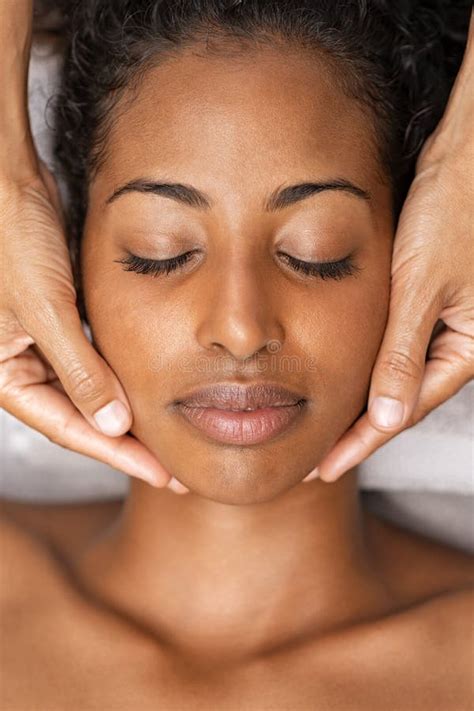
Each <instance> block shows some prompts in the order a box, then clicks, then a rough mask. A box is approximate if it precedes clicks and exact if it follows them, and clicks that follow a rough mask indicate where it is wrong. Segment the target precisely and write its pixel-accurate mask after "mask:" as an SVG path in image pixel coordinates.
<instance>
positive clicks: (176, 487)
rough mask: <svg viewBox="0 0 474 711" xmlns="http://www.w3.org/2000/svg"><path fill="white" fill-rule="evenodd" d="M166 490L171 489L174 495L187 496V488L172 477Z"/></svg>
mask: <svg viewBox="0 0 474 711" xmlns="http://www.w3.org/2000/svg"><path fill="white" fill-rule="evenodd" d="M168 489H171V490H172V491H174V493H175V494H188V493H189V489H188V487H187V486H184V484H181V482H180V481H178V479H176V478H175V477H172V478H171V479H170V481H169V482H168Z"/></svg>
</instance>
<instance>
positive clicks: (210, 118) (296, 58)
mask: <svg viewBox="0 0 474 711" xmlns="http://www.w3.org/2000/svg"><path fill="white" fill-rule="evenodd" d="M115 111H116V113H115V116H114V120H113V122H112V123H111V129H110V131H109V134H108V137H107V144H106V153H105V156H106V157H105V160H104V162H103V165H102V166H101V169H100V171H99V173H98V175H97V178H96V180H95V181H94V185H93V189H94V192H96V193H97V192H99V193H101V194H103V195H105V194H106V193H108V192H110V189H111V188H113V187H114V186H115V185H116V184H117V183H120V182H121V181H125V180H129V179H130V178H133V177H136V176H143V175H149V176H156V175H157V173H158V174H166V175H172V176H173V177H174V178H175V179H183V181H185V182H189V183H194V184H199V185H200V187H202V189H203V190H206V187H208V189H209V191H210V192H212V190H213V188H215V184H216V179H217V180H218V181H219V185H220V187H221V188H222V189H223V190H225V189H226V188H229V189H232V190H234V191H235V190H236V189H239V188H240V187H241V188H242V191H243V192H251V191H255V190H258V189H259V187H262V189H266V188H267V187H268V182H269V181H270V182H271V185H275V184H278V183H279V182H289V181H291V180H292V179H295V181H296V180H298V179H299V178H300V177H301V176H302V175H314V176H316V175H320V176H324V175H331V176H335V175H343V176H344V177H345V178H346V179H349V180H350V179H351V178H352V179H353V180H354V181H355V182H359V183H360V182H361V181H363V182H365V184H366V185H367V186H370V184H371V183H372V185H373V184H374V182H375V180H376V175H377V170H378V164H377V160H376V149H375V142H374V134H373V128H372V120H371V116H370V115H369V112H368V109H366V108H365V107H364V106H363V105H362V104H360V103H359V102H357V101H355V100H354V99H352V98H349V97H347V96H346V95H345V94H344V93H343V91H342V90H341V88H340V82H339V81H338V75H337V73H336V71H335V69H334V67H333V66H332V64H331V63H330V62H329V61H328V60H327V59H325V57H324V56H323V55H322V54H319V55H318V54H315V53H311V54H309V53H306V52H303V51H301V50H298V51H296V50H294V49H292V48H289V47H287V48H285V49H283V48H264V49H263V48H259V49H255V50H249V51H244V52H243V53H241V54H238V55H237V54H232V55H226V54H225V53H223V54H217V55H216V54H209V53H207V52H206V49H205V47H202V46H199V45H198V46H196V47H193V48H192V49H187V50H184V51H182V52H180V53H179V54H178V55H176V56H174V57H172V58H166V59H165V60H164V61H162V62H161V63H160V64H159V65H158V66H154V67H152V68H149V69H148V70H147V71H146V72H145V73H144V74H143V76H142V78H141V79H140V82H139V83H138V84H137V86H136V87H134V88H131V89H130V90H129V91H128V92H126V93H125V94H124V96H123V98H122V99H121V101H120V103H119V105H118V107H117V109H116V110H115Z"/></svg>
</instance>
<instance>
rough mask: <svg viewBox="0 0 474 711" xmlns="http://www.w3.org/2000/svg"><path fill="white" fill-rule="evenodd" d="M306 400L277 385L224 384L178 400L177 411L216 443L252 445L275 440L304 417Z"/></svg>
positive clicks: (176, 402) (175, 405) (175, 404)
mask: <svg viewBox="0 0 474 711" xmlns="http://www.w3.org/2000/svg"><path fill="white" fill-rule="evenodd" d="M306 403H307V400H306V398H304V397H302V396H301V395H299V394H297V393H294V392H292V391H290V390H287V389H286V388H283V387H280V386H278V385H269V384H252V385H248V386H244V385H240V384H228V383H223V384H221V385H212V386H210V387H208V388H204V389H202V390H199V391H196V392H194V393H191V394H189V395H186V396H184V397H183V398H181V399H179V400H177V401H175V402H174V403H173V404H174V407H175V410H176V411H177V412H178V413H179V414H180V415H181V416H182V417H183V418H184V419H185V420H186V421H187V422H188V423H189V424H191V425H192V426H193V427H194V428H196V429H197V430H199V431H200V432H202V433H203V434H205V435H206V436H208V437H210V438H211V439H213V440H214V441H217V442H221V443H224V444H239V445H250V444H259V443H261V442H265V441H267V440H269V439H272V438H274V437H276V436H278V435H279V434H281V433H282V432H284V431H285V430H286V429H288V428H289V426H290V425H291V424H293V423H294V422H295V420H296V419H297V418H298V417H299V416H300V415H301V413H302V412H303V410H304V409H305V405H306Z"/></svg>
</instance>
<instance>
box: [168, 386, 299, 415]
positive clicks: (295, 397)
mask: <svg viewBox="0 0 474 711" xmlns="http://www.w3.org/2000/svg"><path fill="white" fill-rule="evenodd" d="M304 399H305V398H303V397H302V396H301V395H299V394H298V393H295V392H293V391H291V390H288V389H287V388H284V387H282V386H280V385H277V384H273V383H251V384H249V385H242V384H240V383H219V384H213V385H208V386H207V387H204V388H200V389H199V390H194V391H192V392H190V393H187V394H186V395H184V396H182V397H180V398H179V399H178V400H177V401H176V404H184V405H186V406H187V407H214V408H217V409H221V410H246V409H252V410H256V409H259V408H262V407H284V406H288V405H296V404H297V403H298V402H300V401H301V400H304Z"/></svg>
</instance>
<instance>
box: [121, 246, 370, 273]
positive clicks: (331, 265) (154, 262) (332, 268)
mask: <svg viewBox="0 0 474 711" xmlns="http://www.w3.org/2000/svg"><path fill="white" fill-rule="evenodd" d="M196 252H197V250H191V251H189V252H184V253H183V254H179V255H178V256H176V257H171V258H170V259H147V258H145V257H138V256H137V255H135V254H131V253H130V254H129V255H128V256H127V257H126V258H125V259H116V260H115V261H116V262H118V263H119V264H124V265H125V271H127V272H136V273H137V274H148V275H150V276H153V277H156V276H158V275H159V274H169V273H170V272H173V271H175V270H177V269H179V268H181V267H183V266H184V265H185V264H187V263H188V262H190V261H191V260H192V258H193V256H194V254H195V253H196ZM278 254H279V255H280V256H281V257H282V258H283V261H284V262H285V263H287V264H288V265H289V266H290V268H291V269H293V270H294V271H296V272H300V273H302V274H304V275H305V276H309V277H319V278H320V279H335V280H340V279H343V278H344V277H347V276H353V275H354V274H356V273H357V272H359V271H361V268H360V267H357V266H356V265H355V264H354V262H353V260H352V255H349V256H347V257H345V258H344V259H340V260H338V261H337V262H306V261H303V260H301V259H297V258H296V257H292V256H291V255H289V254H286V253H285V252H279V253H278Z"/></svg>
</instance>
